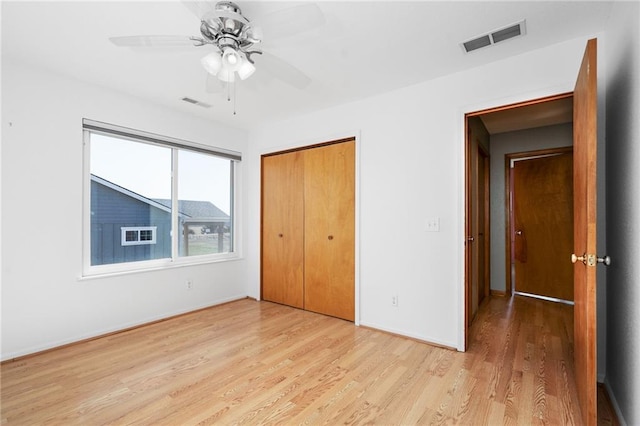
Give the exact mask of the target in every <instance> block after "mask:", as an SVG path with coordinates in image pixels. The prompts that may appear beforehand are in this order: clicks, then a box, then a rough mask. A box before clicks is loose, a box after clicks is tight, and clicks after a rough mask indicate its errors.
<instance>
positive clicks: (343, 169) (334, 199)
mask: <svg viewBox="0 0 640 426" xmlns="http://www.w3.org/2000/svg"><path fill="white" fill-rule="evenodd" d="M304 170H305V178H304V200H305V201H304V202H305V215H304V218H305V219H304V221H305V225H304V228H305V268H304V282H305V293H304V306H305V309H306V310H309V311H314V312H319V313H323V314H326V315H331V316H335V317H338V318H343V319H346V320H349V321H353V320H354V318H355V284H354V283H355V142H353V141H350V142H343V143H337V144H333V145H327V146H323V147H318V148H312V149H309V150H306V151H305V152H304Z"/></svg>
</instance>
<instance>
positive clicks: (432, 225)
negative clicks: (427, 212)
mask: <svg viewBox="0 0 640 426" xmlns="http://www.w3.org/2000/svg"><path fill="white" fill-rule="evenodd" d="M425 230H426V231H427V232H440V218H439V217H429V218H427V220H426V224H425Z"/></svg>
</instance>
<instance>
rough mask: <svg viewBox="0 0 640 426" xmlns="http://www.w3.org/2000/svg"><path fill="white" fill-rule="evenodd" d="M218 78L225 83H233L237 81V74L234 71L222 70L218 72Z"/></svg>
mask: <svg viewBox="0 0 640 426" xmlns="http://www.w3.org/2000/svg"><path fill="white" fill-rule="evenodd" d="M218 78H219V79H220V80H221V81H224V82H225V83H233V82H234V81H236V72H235V71H233V70H229V69H225V68H222V69H221V70H220V71H218Z"/></svg>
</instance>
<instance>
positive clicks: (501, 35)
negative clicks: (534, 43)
mask: <svg viewBox="0 0 640 426" xmlns="http://www.w3.org/2000/svg"><path fill="white" fill-rule="evenodd" d="M524 23H525V20H524V19H523V20H522V21H520V22H516V23H515V24H511V25H507V26H506V27H502V28H498V29H496V30H493V31H491V32H489V33H487V34H482V35H480V36H477V37H474V38H472V39H471V40H467V41H465V42H462V43H460V45H461V46H462V49H464V51H465V52H466V53H469V52H472V51H474V50H477V49H480V48H482V47H486V46H491V45H493V44H496V43H500V42H501V41H505V40H509V39H510V38H513V37H518V36H523V35H525V33H526V31H525V30H526V28H525V25H524Z"/></svg>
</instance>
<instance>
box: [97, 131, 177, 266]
mask: <svg viewBox="0 0 640 426" xmlns="http://www.w3.org/2000/svg"><path fill="white" fill-rule="evenodd" d="M90 144H91V146H90V152H91V158H90V171H91V212H90V213H91V265H105V264H113V263H123V262H134V261H142V260H151V259H162V258H171V149H169V148H164V147H159V146H156V145H150V144H145V143H140V142H133V141H130V140H126V139H120V138H115V137H110V136H104V135H100V134H95V133H92V134H91V139H90ZM150 227H155V231H153V230H152V229H153V228H150ZM125 228H129V229H125ZM131 228H134V229H131ZM135 228H142V229H135ZM154 232H155V233H156V239H155V241H154V239H153V237H154ZM127 243H128V244H127Z"/></svg>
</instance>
